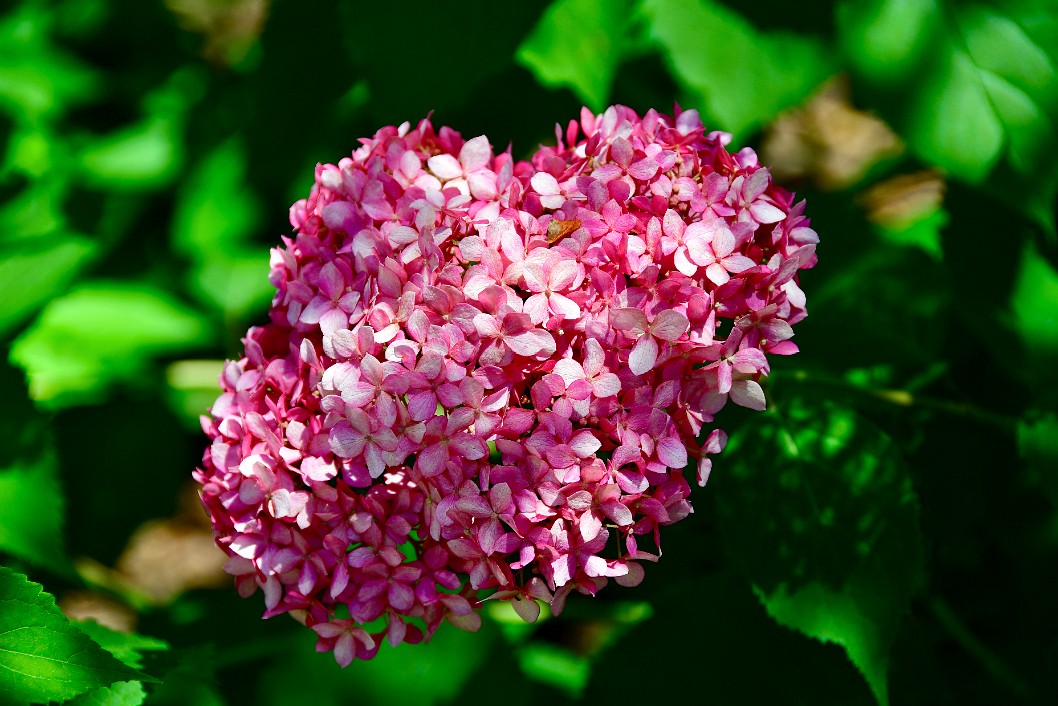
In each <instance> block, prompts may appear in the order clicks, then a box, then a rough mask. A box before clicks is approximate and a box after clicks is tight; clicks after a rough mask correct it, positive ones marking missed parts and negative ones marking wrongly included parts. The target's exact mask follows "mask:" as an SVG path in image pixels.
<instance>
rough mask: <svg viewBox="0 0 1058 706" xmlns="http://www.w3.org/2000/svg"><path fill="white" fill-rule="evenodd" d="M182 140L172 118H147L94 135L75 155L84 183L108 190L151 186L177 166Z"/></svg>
mask: <svg viewBox="0 0 1058 706" xmlns="http://www.w3.org/2000/svg"><path fill="white" fill-rule="evenodd" d="M182 156H183V155H182V143H181V142H180V138H179V136H178V135H177V134H176V125H175V124H174V121H173V120H171V119H169V118H167V117H151V118H147V119H145V120H142V121H141V122H138V123H136V124H133V125H130V126H128V127H125V128H122V129H121V130H118V131H117V132H114V133H111V134H110V135H105V136H102V137H98V138H95V139H94V140H92V141H91V142H90V143H89V144H88V145H87V146H86V147H85V148H84V149H83V150H82V151H81V154H80V155H79V157H78V159H79V162H80V165H81V170H82V172H83V174H84V177H85V179H86V181H87V183H88V184H90V185H92V186H96V187H104V188H110V189H134V190H140V189H152V188H157V187H159V186H163V185H164V184H166V183H168V182H169V181H170V180H171V179H172V178H173V176H175V175H176V172H177V171H178V170H179V168H180V164H181V160H182Z"/></svg>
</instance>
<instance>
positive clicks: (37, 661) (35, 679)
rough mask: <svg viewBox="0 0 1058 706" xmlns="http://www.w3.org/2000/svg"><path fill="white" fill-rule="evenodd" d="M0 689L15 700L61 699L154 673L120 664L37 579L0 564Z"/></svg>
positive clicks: (147, 678) (150, 679)
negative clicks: (80, 628)
mask: <svg viewBox="0 0 1058 706" xmlns="http://www.w3.org/2000/svg"><path fill="white" fill-rule="evenodd" d="M0 667H2V668H0V692H2V693H3V694H4V695H5V696H6V697H7V698H9V699H11V700H12V701H13V702H15V703H22V702H41V701H66V700H68V699H71V698H73V697H74V696H77V695H78V694H82V693H84V692H86V691H89V690H91V689H95V688H98V687H101V686H109V685H110V684H113V683H114V682H118V681H129V680H141V681H143V680H146V681H155V680H154V678H153V677H151V676H149V675H147V674H144V673H142V672H140V671H137V670H135V669H130V668H129V667H127V666H125V665H124V664H122V663H121V662H119V661H118V660H117V659H115V658H114V657H113V656H111V655H110V654H109V653H108V652H107V651H106V650H104V649H103V648H102V647H100V646H99V645H97V644H96V643H95V642H93V641H92V640H91V639H90V638H89V637H88V636H87V635H85V634H84V633H83V632H81V631H80V630H78V629H77V627H76V626H75V625H73V624H72V623H71V622H70V621H69V620H68V619H67V618H66V616H64V615H63V614H62V612H60V611H59V609H58V607H56V605H55V599H54V598H53V597H52V596H51V594H48V593H45V592H44V590H43V588H42V587H41V586H40V584H36V583H32V582H31V581H30V580H29V579H27V578H26V577H25V576H23V575H22V574H18V573H15V572H14V571H11V570H10V569H8V568H6V567H0Z"/></svg>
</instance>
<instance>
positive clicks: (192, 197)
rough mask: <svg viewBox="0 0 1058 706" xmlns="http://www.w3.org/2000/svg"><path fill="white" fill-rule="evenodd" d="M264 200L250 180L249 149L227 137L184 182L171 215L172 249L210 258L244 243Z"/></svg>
mask: <svg viewBox="0 0 1058 706" xmlns="http://www.w3.org/2000/svg"><path fill="white" fill-rule="evenodd" d="M259 211H260V204H259V203H258V200H257V198H256V196H255V195H254V193H253V192H252V191H251V190H250V186H249V182H248V180H247V178H246V148H245V147H244V146H243V145H242V143H241V142H239V141H238V140H234V139H233V140H229V141H227V142H225V143H223V144H221V145H220V146H219V147H217V148H216V149H214V150H213V151H212V152H210V153H209V154H207V155H206V156H205V158H204V159H203V160H202V162H201V163H199V164H198V165H197V166H196V168H195V170H194V172H193V173H192V174H191V176H190V177H189V178H188V179H187V180H186V181H185V182H184V184H183V186H182V187H181V189H180V194H179V196H178V198H177V202H176V212H175V214H174V216H173V226H172V238H173V240H172V242H173V248H174V249H175V250H176V251H178V252H180V253H182V254H184V255H186V256H188V257H190V258H196V259H197V258H202V259H206V258H208V257H211V256H213V255H215V254H217V253H222V252H224V251H225V250H227V249H229V248H230V247H231V246H232V245H233V244H235V243H239V242H242V241H243V240H245V238H246V237H247V236H248V235H250V234H251V233H252V232H253V230H254V228H255V227H256V225H257V223H258V221H259V218H258V213H259Z"/></svg>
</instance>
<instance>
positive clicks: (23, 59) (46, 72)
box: [0, 3, 98, 123]
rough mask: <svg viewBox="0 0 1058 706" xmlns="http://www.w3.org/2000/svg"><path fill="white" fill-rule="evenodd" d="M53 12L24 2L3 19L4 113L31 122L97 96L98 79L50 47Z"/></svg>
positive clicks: (0, 80)
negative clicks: (49, 35)
mask: <svg viewBox="0 0 1058 706" xmlns="http://www.w3.org/2000/svg"><path fill="white" fill-rule="evenodd" d="M51 14H52V13H51V9H50V8H45V7H42V6H41V5H40V4H36V3H22V6H21V7H19V8H18V9H17V10H15V11H14V12H11V13H10V14H7V15H6V16H2V17H0V112H5V113H8V114H9V115H11V116H12V117H14V118H16V119H17V120H18V121H20V122H26V123H32V122H37V121H39V120H42V119H46V118H47V119H50V118H54V117H57V116H58V115H60V114H61V113H62V112H63V111H64V110H65V108H66V107H67V106H68V105H70V104H73V103H76V102H81V101H84V100H87V99H90V98H92V97H93V96H94V95H95V94H96V93H97V88H98V74H97V73H96V72H95V71H94V70H93V69H90V68H89V67H88V66H86V65H84V64H83V63H82V62H81V61H79V60H77V59H76V58H74V57H72V56H70V55H68V54H66V53H65V52H63V51H60V50H59V49H58V48H56V47H54V46H51V45H50V38H49V37H48V34H49V32H50V26H49V25H50V22H51Z"/></svg>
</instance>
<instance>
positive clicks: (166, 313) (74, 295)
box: [11, 282, 210, 405]
mask: <svg viewBox="0 0 1058 706" xmlns="http://www.w3.org/2000/svg"><path fill="white" fill-rule="evenodd" d="M209 340H210V328H209V325H208V323H207V322H206V321H205V320H204V319H203V318H202V317H201V316H200V315H199V314H198V313H197V312H195V311H193V310H191V309H189V308H188V307H186V306H185V305H183V304H181V303H180V302H178V301H176V300H175V299H173V298H172V297H171V296H169V295H168V294H166V293H165V292H162V291H160V290H157V289H155V288H153V287H151V286H149V285H146V284H135V283H116V282H94V283H90V284H85V285H82V286H80V287H78V288H77V289H75V290H74V291H72V292H70V293H69V294H68V295H66V296H64V297H61V298H59V299H56V300H54V301H52V302H51V303H50V304H49V305H48V306H47V308H45V309H44V311H43V312H41V314H40V316H39V317H38V319H37V321H36V322H34V324H33V326H31V327H30V328H29V329H27V330H26V332H25V333H24V334H23V335H22V336H20V337H19V338H18V339H17V340H16V341H15V344H14V346H13V347H12V349H11V359H12V360H13V361H14V362H15V363H17V364H18V365H20V366H22V367H23V368H24V369H25V370H26V372H27V373H28V375H29V380H30V392H31V394H32V396H33V398H34V399H35V400H37V401H39V402H46V403H48V404H52V405H62V404H69V403H71V402H76V401H86V400H95V399H98V398H100V397H101V396H102V395H103V393H105V391H106V388H107V387H108V386H109V385H110V384H112V383H114V382H116V381H119V380H125V381H131V380H135V379H136V378H137V377H138V376H140V375H141V374H142V373H143V372H144V370H145V368H146V367H147V365H148V363H149V361H150V359H151V358H152V357H155V356H161V355H172V354H175V353H178V352H180V351H184V350H187V349H189V348H194V347H196V346H201V345H204V344H205V343H207V342H208V341H209Z"/></svg>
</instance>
